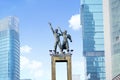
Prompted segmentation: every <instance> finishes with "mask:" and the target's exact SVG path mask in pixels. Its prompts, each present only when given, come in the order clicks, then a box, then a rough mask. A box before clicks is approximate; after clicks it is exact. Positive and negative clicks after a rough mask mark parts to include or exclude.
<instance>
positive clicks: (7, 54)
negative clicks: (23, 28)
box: [0, 16, 20, 80]
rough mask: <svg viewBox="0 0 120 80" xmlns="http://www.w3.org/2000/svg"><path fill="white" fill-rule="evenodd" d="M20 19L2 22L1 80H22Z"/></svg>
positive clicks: (9, 18)
mask: <svg viewBox="0 0 120 80" xmlns="http://www.w3.org/2000/svg"><path fill="white" fill-rule="evenodd" d="M19 47H20V42H19V32H18V19H17V18H16V17H11V16H10V17H6V18H4V19H1V20H0V80H20V70H19V68H20V67H19V65H20V60H19V59H20V51H19Z"/></svg>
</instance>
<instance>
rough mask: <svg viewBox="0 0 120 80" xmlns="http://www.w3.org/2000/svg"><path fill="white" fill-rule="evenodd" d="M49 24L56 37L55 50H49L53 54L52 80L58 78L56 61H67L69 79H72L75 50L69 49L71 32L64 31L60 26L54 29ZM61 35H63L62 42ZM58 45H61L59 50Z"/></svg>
mask: <svg viewBox="0 0 120 80" xmlns="http://www.w3.org/2000/svg"><path fill="white" fill-rule="evenodd" d="M49 26H50V29H51V31H52V33H53V35H54V38H55V44H54V50H49V52H50V56H51V71H52V72H51V73H52V80H56V62H66V63H67V80H72V63H71V56H72V52H73V50H70V49H69V43H68V39H69V40H70V42H72V38H71V36H70V34H67V30H65V31H64V32H62V30H61V29H60V27H58V29H55V30H54V29H53V27H52V24H51V23H49ZM59 31H60V33H59ZM60 37H63V41H62V44H61V40H60V39H61V38H60ZM57 46H58V47H59V51H57Z"/></svg>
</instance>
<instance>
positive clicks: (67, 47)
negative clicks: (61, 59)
mask: <svg viewBox="0 0 120 80" xmlns="http://www.w3.org/2000/svg"><path fill="white" fill-rule="evenodd" d="M66 49H67V52H69V44H68V42H66Z"/></svg>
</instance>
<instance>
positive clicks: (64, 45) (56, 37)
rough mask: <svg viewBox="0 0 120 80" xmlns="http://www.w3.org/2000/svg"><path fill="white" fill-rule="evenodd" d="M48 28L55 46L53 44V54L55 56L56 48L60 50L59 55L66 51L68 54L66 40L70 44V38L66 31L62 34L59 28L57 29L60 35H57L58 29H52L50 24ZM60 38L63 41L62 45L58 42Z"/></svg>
mask: <svg viewBox="0 0 120 80" xmlns="http://www.w3.org/2000/svg"><path fill="white" fill-rule="evenodd" d="M49 25H50V28H51V30H52V32H53V35H54V37H55V44H54V53H55V54H56V50H57V46H59V49H60V53H61V54H63V50H64V49H65V50H67V52H69V43H68V39H69V40H70V42H72V39H71V36H70V34H67V30H65V31H64V32H62V30H61V29H60V27H58V29H59V31H60V32H61V33H58V29H55V30H54V29H53V28H52V24H51V23H49ZM60 36H63V41H62V45H61V42H60Z"/></svg>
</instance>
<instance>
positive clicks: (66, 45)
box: [58, 27, 72, 52]
mask: <svg viewBox="0 0 120 80" xmlns="http://www.w3.org/2000/svg"><path fill="white" fill-rule="evenodd" d="M58 28H59V30H60V32H61V34H62V36H63V43H62V47H61V49H62V51H63V49H66V50H67V52H69V43H68V39H69V40H70V42H72V39H71V36H70V35H69V34H67V31H66V30H65V31H64V32H62V30H61V29H60V27H58Z"/></svg>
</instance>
